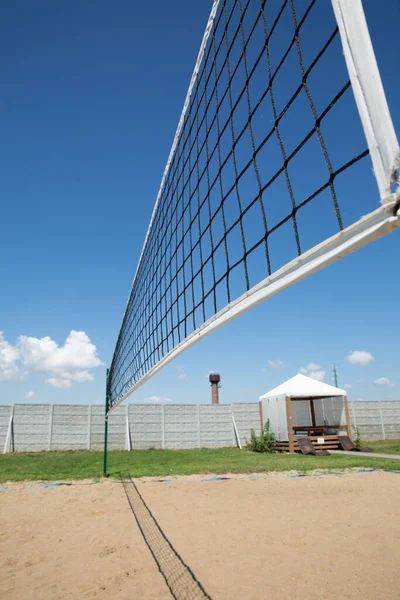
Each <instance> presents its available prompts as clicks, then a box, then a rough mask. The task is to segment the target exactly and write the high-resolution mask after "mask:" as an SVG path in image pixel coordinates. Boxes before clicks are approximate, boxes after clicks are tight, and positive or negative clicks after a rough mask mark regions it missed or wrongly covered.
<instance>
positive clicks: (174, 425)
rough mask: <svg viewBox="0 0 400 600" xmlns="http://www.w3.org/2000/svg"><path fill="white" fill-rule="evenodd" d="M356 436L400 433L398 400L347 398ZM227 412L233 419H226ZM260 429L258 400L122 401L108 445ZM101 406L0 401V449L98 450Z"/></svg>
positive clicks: (188, 444)
mask: <svg viewBox="0 0 400 600" xmlns="http://www.w3.org/2000/svg"><path fill="white" fill-rule="evenodd" d="M349 405H350V417H351V420H352V424H353V425H354V426H357V427H358V428H359V431H360V434H361V437H362V438H363V439H365V440H368V439H386V438H400V401H399V400H397V401H386V400H385V401H379V402H361V401H357V402H350V403H349ZM232 417H233V418H232ZM234 423H235V425H236V430H237V434H238V437H239V440H240V442H241V443H242V444H243V445H244V444H245V443H246V441H248V440H249V438H250V430H251V429H254V430H255V431H256V432H257V433H258V432H259V431H260V413H259V404H258V402H252V403H241V404H240V403H238V404H218V405H211V404H183V405H182V404H179V405H178V404H175V405H174V404H169V405H157V404H154V405H152V404H143V405H142V404H127V405H125V406H120V407H118V408H117V409H116V410H115V411H113V412H112V413H111V415H110V419H109V430H108V431H109V448H110V449H112V450H124V449H125V450H130V449H136V448H137V449H145V448H221V447H224V446H237V445H238V440H237V436H236V432H235V428H234ZM103 437H104V407H103V406H97V405H89V406H87V405H71V404H64V405H60V404H15V405H0V452H24V451H39V450H84V449H86V450H100V449H102V447H103Z"/></svg>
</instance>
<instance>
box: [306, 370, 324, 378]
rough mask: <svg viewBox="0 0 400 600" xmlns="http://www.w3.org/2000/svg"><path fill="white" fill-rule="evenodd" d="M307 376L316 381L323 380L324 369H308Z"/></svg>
mask: <svg viewBox="0 0 400 600" xmlns="http://www.w3.org/2000/svg"><path fill="white" fill-rule="evenodd" d="M307 375H308V377H311V378H312V379H316V380H317V381H324V379H325V371H322V370H321V371H309V372H308V373H307Z"/></svg>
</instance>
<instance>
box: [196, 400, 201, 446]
mask: <svg viewBox="0 0 400 600" xmlns="http://www.w3.org/2000/svg"><path fill="white" fill-rule="evenodd" d="M197 445H198V447H199V448H201V429H200V404H198V405H197Z"/></svg>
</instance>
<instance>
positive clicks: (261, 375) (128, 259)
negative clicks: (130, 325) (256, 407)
mask: <svg viewBox="0 0 400 600" xmlns="http://www.w3.org/2000/svg"><path fill="white" fill-rule="evenodd" d="M210 4H211V3H209V2H204V3H187V2H183V1H181V0H179V1H178V0H174V1H173V2H170V3H168V4H167V3H165V2H161V1H160V2H158V1H157V2H155V3H152V4H151V5H150V4H149V5H145V3H142V4H137V3H136V4H133V3H131V2H128V1H124V0H119V1H118V2H116V3H115V4H114V5H113V8H112V10H111V6H110V4H109V3H108V2H105V1H101V0H99V1H98V2H96V3H95V5H93V4H90V3H87V2H83V3H77V2H76V3H67V2H64V1H60V2H58V3H54V2H50V1H40V2H37V3H35V4H32V3H31V2H27V1H22V0H20V1H16V2H14V3H13V4H9V5H7V6H6V5H5V6H3V7H2V8H1V19H0V46H1V47H0V51H1V56H2V59H1V61H2V84H1V88H2V110H1V112H0V127H1V131H2V141H3V143H2V144H1V147H0V153H1V156H0V181H1V198H2V228H1V237H0V256H1V259H0V281H1V290H2V293H1V294H0V330H2V331H4V340H6V342H4V343H3V346H1V342H0V349H1V348H3V350H4V351H5V352H7V353H8V354H7V356H8V357H10V353H12V352H13V351H14V352H15V351H16V350H15V348H16V347H17V346H16V344H17V340H18V339H19V337H20V336H25V337H24V338H23V340H22V341H20V342H19V346H18V348H21V347H23V349H24V350H23V351H24V352H25V355H24V356H26V360H25V362H26V365H25V367H24V368H22V369H21V370H22V371H25V370H26V371H27V374H24V373H21V372H19V373H15V372H11V371H12V369H11V371H10V369H8V371H7V373H5V370H3V377H2V379H3V381H0V402H1V403H12V402H25V401H33V402H56V403H64V402H71V403H74V402H75V403H87V402H90V403H98V402H102V401H103V396H104V369H105V365H109V363H110V361H111V357H112V353H113V350H114V344H115V340H116V337H117V333H118V330H119V326H120V323H121V319H122V315H123V311H124V308H125V304H126V300H127V297H128V293H129V289H130V285H131V281H132V277H133V274H134V271H135V268H136V263H137V260H138V257H139V254H140V250H141V246H142V242H143V239H144V236H145V232H146V230H147V225H148V221H149V219H150V215H151V212H152V208H153V203H154V200H155V197H156V195H157V191H158V188H159V184H160V180H161V176H162V173H163V170H164V166H165V162H166V159H167V157H168V153H169V150H170V146H171V143H172V139H173V136H174V133H175V129H176V125H177V122H178V119H179V116H180V113H181V109H182V105H183V100H184V97H185V94H186V90H187V86H188V82H189V79H190V76H191V73H192V69H193V65H194V61H195V57H196V56H197V52H198V47H199V44H200V41H201V38H202V35H203V30H204V26H205V23H206V21H207V18H208V12H209V8H210ZM364 6H365V11H366V15H367V19H368V23H369V26H370V31H371V36H372V39H373V42H374V47H375V52H376V55H377V59H378V63H379V66H380V70H381V75H382V79H383V82H384V85H385V89H386V93H387V97H388V101H389V106H390V108H391V112H392V117H393V121H394V123H395V126H396V127H397V133H398V135H399V123H400V108H399V103H398V97H399V92H400V84H399V81H398V77H396V74H397V57H396V52H395V51H394V47H395V46H394V44H395V42H394V40H395V39H396V34H397V31H396V29H395V27H396V23H398V22H399V17H400V7H399V5H398V3H397V2H395V0H390V2H389V1H388V2H387V5H386V9H385V11H382V10H380V8H379V6H378V5H377V4H376V2H374V0H365V2H364ZM335 150H336V151H337V152H339V150H340V147H337V148H336V149H335ZM352 190H356V191H357V190H358V193H354V194H352V198H351V203H352V204H351V206H352V210H359V211H361V214H362V208H363V206H364V204H363V202H365V201H368V206H374V205H375V203H376V205H377V202H378V196H377V190H376V189H374V188H373V186H368V185H366V184H365V183H362V182H360V184H359V185H358V182H353V185H352ZM366 195H368V198H367V200H366V199H365V196H366ZM310 225H312V221H311V223H310ZM399 239H400V238H399V235H398V234H392V235H391V236H389V237H387V238H385V239H383V240H380V241H379V242H377V243H375V244H374V245H372V246H370V247H368V248H365V249H364V250H362V251H360V252H358V253H356V254H355V255H353V256H350V257H347V258H346V259H345V260H343V261H341V262H340V263H338V264H337V265H335V266H332V267H330V268H328V269H326V270H325V271H323V272H321V273H319V274H317V275H314V276H313V277H311V278H309V279H308V280H306V281H304V282H302V283H300V284H298V285H296V286H295V287H294V288H292V289H290V290H287V291H286V292H283V293H281V294H280V295H279V296H277V297H275V298H273V299H272V300H270V301H268V302H267V303H265V304H264V305H262V306H259V307H256V308H255V309H253V310H252V311H251V312H249V313H247V314H246V315H244V316H243V317H241V318H239V319H238V320H237V321H235V322H233V323H231V324H229V325H228V326H226V327H225V328H223V329H222V330H220V331H218V332H216V333H215V334H213V335H212V336H211V337H209V338H207V339H205V340H204V341H203V342H202V343H200V344H198V345H197V346H195V347H194V348H193V349H191V350H189V351H188V352H187V353H185V354H184V355H182V356H181V357H180V358H178V359H177V361H176V363H173V364H172V365H170V366H168V367H166V368H165V370H163V371H162V372H161V373H160V374H158V375H157V376H155V377H154V378H153V379H152V380H151V381H150V382H148V383H147V384H146V385H145V386H143V388H141V389H140V390H139V391H138V392H137V393H136V394H135V395H134V396H133V397H132V399H131V401H133V402H143V401H145V400H146V399H149V398H156V399H160V398H165V399H170V400H172V401H174V402H182V403H183V402H208V401H209V400H210V390H209V387H208V383H207V378H206V377H207V373H208V372H209V371H210V370H212V369H217V370H219V371H220V372H221V377H222V388H221V401H223V402H231V401H233V402H238V401H253V400H255V399H257V398H258V396H259V395H260V394H262V393H264V392H265V391H267V390H268V389H270V388H272V387H274V386H275V385H277V384H279V383H280V382H281V381H282V380H284V379H286V378H288V377H290V376H292V375H295V374H296V373H297V372H298V371H299V369H300V368H302V367H303V368H307V366H309V365H310V364H311V365H312V364H313V365H314V367H315V366H318V369H317V368H314V367H313V368H311V367H310V369H309V371H313V372H319V373H320V372H325V381H327V382H328V383H329V382H331V365H332V362H335V363H336V365H337V368H338V373H339V384H340V385H342V386H343V385H344V384H348V385H351V387H350V388H349V397H350V399H352V398H354V399H355V398H365V399H386V398H399V397H400V396H399V386H400V377H399V375H398V367H397V364H398V356H399V342H398V340H399V333H400V326H399V318H398V311H397V310H396V309H397V298H398V295H399V292H400V284H399V278H398V276H397V274H396V268H395V266H394V265H395V264H396V263H395V261H396V257H397V256H398V248H399ZM71 331H80V332H85V333H86V337H85V336H83V335H80V336H79V335H75V334H72V336H71V335H70V332H71ZM31 338H34V339H33V340H32V339H31ZM42 338H50V341H49V340H46V341H45V342H44V343H40V344H39V347H38V344H37V342H36V341H35V340H36V339H42ZM67 338H68V340H69V341H68V344H67V346H64V343H65V340H66V339H67ZM89 340H90V341H89ZM55 344H58V346H59V348H58V349H57V346H56V345H55ZM91 344H92V345H91ZM93 345H94V346H95V347H96V348H94V347H93ZM43 349H44V350H43ZM19 351H21V350H19ZM352 351H363V352H366V353H369V354H370V355H371V356H372V357H373V360H372V359H371V358H369V357H368V356H367V355H358V364H357V363H356V364H354V363H351V362H349V361H348V360H347V359H346V357H348V356H349V355H350V353H351V352H352ZM35 352H36V353H35ZM38 352H39V354H38ZM356 359H357V355H356ZM269 361H271V363H269ZM277 361H280V362H277ZM100 362H102V363H104V365H101V364H100ZM360 362H361V363H362V362H363V363H367V364H359V363H360ZM78 363H79V364H78ZM61 364H64V365H65V370H64V371H63V375H62V377H61V380H60V379H58V380H57V381H55V380H56V379H57V377H56V375H57V373H58V374H59V371H60V365H61ZM282 365H284V366H282ZM78 367H79V369H80V370H77V368H78ZM396 367H397V368H396ZM77 373H81V374H80V375H77ZM82 373H83V374H82ZM84 373H88V374H89V375H85V374H84ZM318 376H320V377H322V375H321V374H320V375H318ZM92 377H93V379H91V378H92ZM384 379H387V380H388V382H390V383H388V382H385V381H384ZM46 381H47V383H46ZM60 381H61V383H60ZM376 381H380V382H381V383H374V382H376ZM54 384H56V385H58V386H59V385H62V386H64V387H54ZM29 392H34V395H32V394H30V396H31V397H30V398H28V399H27V398H26V395H27V394H29Z"/></svg>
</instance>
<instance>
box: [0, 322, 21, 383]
mask: <svg viewBox="0 0 400 600" xmlns="http://www.w3.org/2000/svg"><path fill="white" fill-rule="evenodd" d="M19 358H20V356H19V352H18V350H17V348H16V347H15V346H12V345H11V344H9V343H8V342H7V340H5V339H4V334H3V332H2V331H0V381H13V380H14V381H16V380H18V379H20V378H21V375H22V373H21V369H20V366H19V364H18V360H19Z"/></svg>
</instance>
